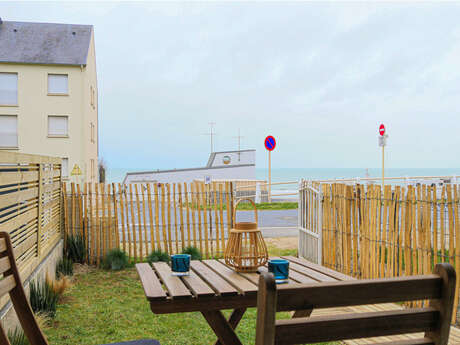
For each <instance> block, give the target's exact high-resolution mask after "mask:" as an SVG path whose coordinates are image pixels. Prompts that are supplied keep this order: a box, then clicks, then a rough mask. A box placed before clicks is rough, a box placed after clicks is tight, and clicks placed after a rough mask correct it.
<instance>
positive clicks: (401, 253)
mask: <svg viewBox="0 0 460 345" xmlns="http://www.w3.org/2000/svg"><path fill="white" fill-rule="evenodd" d="M321 192H322V194H323V207H322V210H323V211H322V229H323V230H322V234H323V241H322V253H323V256H322V262H323V265H324V266H326V267H330V268H333V269H334V270H337V271H340V272H343V273H346V274H349V275H352V276H355V277H358V278H364V279H366V278H368V279H373V278H383V277H386V278H390V277H396V276H405V275H417V274H429V273H431V272H432V271H433V267H434V265H435V264H436V263H439V262H449V263H450V264H452V265H453V266H454V267H456V268H457V269H458V268H459V267H460V218H459V196H460V185H455V184H446V185H443V186H441V187H440V186H436V185H422V184H418V185H417V186H407V187H401V186H390V185H388V186H385V187H384V188H383V189H382V188H381V187H380V186H379V185H367V186H366V185H360V184H356V185H345V184H321ZM459 290H460V279H457V292H456V293H457V296H456V299H455V300H456V303H455V308H456V309H455V310H457V309H458V307H459V305H458V302H459ZM454 314H455V313H454ZM457 317H458V316H457V315H454V322H455V321H457Z"/></svg>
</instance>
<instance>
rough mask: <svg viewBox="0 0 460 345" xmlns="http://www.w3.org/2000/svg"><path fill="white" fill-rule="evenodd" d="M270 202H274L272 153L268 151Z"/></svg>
mask: <svg viewBox="0 0 460 345" xmlns="http://www.w3.org/2000/svg"><path fill="white" fill-rule="evenodd" d="M268 202H269V203H271V202H272V152H271V151H268Z"/></svg>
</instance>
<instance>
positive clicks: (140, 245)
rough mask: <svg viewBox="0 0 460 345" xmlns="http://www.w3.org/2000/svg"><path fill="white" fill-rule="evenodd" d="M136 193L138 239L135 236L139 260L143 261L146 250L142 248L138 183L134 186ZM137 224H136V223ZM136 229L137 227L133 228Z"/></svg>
mask: <svg viewBox="0 0 460 345" xmlns="http://www.w3.org/2000/svg"><path fill="white" fill-rule="evenodd" d="M134 191H135V194H136V206H137V232H138V235H137V238H136V235H134V239H135V241H139V260H140V261H142V258H143V257H144V250H143V248H142V246H143V241H142V217H141V205H140V200H139V190H138V188H137V183H135V184H134ZM133 222H134V219H133ZM134 223H135V222H134ZM133 229H135V227H133Z"/></svg>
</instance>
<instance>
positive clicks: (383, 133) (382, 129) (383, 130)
mask: <svg viewBox="0 0 460 345" xmlns="http://www.w3.org/2000/svg"><path fill="white" fill-rule="evenodd" d="M379 134H380V135H381V136H382V137H383V136H384V135H385V126H384V125H383V123H382V124H381V125H380V127H379Z"/></svg>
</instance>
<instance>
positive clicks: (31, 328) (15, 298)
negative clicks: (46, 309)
mask: <svg viewBox="0 0 460 345" xmlns="http://www.w3.org/2000/svg"><path fill="white" fill-rule="evenodd" d="M1 275H3V277H2V278H0V298H1V297H3V296H4V295H6V294H7V293H9V295H10V298H11V302H12V303H13V307H14V309H15V311H16V315H17V316H18V319H19V322H20V323H21V326H22V329H23V330H24V334H25V336H26V337H27V339H28V340H29V342H30V344H31V345H48V343H47V341H46V338H45V336H44V335H43V333H42V331H41V330H40V328H39V326H38V324H37V321H36V320H35V316H34V313H33V312H32V309H31V307H30V304H29V301H28V300H27V298H26V294H25V292H24V288H23V286H22V282H21V278H20V276H19V271H18V267H17V266H16V260H15V258H14V251H13V246H12V244H11V240H10V236H9V235H8V233H6V232H0V277H1ZM0 344H5V345H10V342H9V340H8V337H7V334H6V332H5V330H4V328H3V326H2V325H1V323H0Z"/></svg>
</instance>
